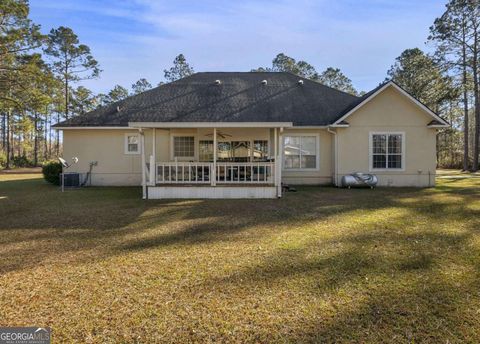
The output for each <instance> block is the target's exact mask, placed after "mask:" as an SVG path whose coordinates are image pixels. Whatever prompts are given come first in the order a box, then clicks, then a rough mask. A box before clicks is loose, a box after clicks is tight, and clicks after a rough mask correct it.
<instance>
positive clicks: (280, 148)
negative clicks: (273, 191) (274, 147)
mask: <svg viewBox="0 0 480 344" xmlns="http://www.w3.org/2000/svg"><path fill="white" fill-rule="evenodd" d="M282 152H283V128H280V134H279V135H278V151H277V157H276V159H275V167H276V168H277V178H278V179H277V197H279V198H280V197H282Z"/></svg>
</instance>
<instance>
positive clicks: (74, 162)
mask: <svg viewBox="0 0 480 344" xmlns="http://www.w3.org/2000/svg"><path fill="white" fill-rule="evenodd" d="M58 161H60V163H61V164H62V166H63V167H64V168H69V167H70V166H72V165H73V164H76V163H78V158H77V157H76V156H74V157H73V158H72V161H73V163H71V164H70V165H69V164H68V162H67V161H66V160H65V159H64V158H60V157H58Z"/></svg>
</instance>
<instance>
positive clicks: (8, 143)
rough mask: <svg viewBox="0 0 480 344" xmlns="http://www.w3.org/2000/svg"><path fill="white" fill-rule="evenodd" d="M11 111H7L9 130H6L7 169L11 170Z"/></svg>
mask: <svg viewBox="0 0 480 344" xmlns="http://www.w3.org/2000/svg"><path fill="white" fill-rule="evenodd" d="M10 116H11V113H10V110H8V111H7V129H6V134H7V145H6V146H7V164H6V166H5V167H6V168H10Z"/></svg>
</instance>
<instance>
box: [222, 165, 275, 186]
mask: <svg viewBox="0 0 480 344" xmlns="http://www.w3.org/2000/svg"><path fill="white" fill-rule="evenodd" d="M274 169H275V163H274V162H217V171H216V181H217V184H222V183H225V184H273V183H274V179H273V175H274Z"/></svg>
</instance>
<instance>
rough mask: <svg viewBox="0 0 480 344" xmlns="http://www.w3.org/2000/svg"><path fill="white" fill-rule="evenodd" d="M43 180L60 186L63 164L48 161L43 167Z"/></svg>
mask: <svg viewBox="0 0 480 344" xmlns="http://www.w3.org/2000/svg"><path fill="white" fill-rule="evenodd" d="M42 173H43V178H45V180H46V181H47V182H49V183H52V184H55V185H60V174H61V173H62V164H61V163H59V162H58V161H47V162H46V163H44V164H43V166H42Z"/></svg>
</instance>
